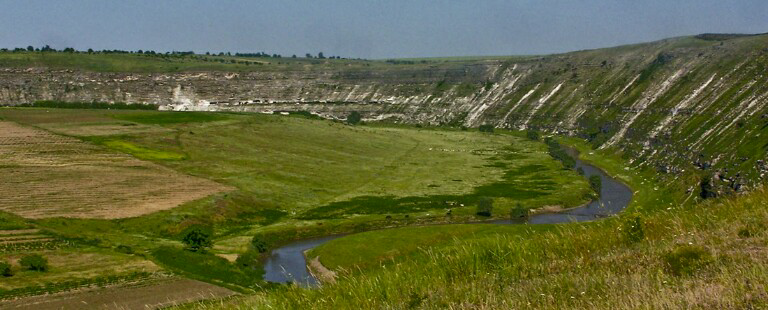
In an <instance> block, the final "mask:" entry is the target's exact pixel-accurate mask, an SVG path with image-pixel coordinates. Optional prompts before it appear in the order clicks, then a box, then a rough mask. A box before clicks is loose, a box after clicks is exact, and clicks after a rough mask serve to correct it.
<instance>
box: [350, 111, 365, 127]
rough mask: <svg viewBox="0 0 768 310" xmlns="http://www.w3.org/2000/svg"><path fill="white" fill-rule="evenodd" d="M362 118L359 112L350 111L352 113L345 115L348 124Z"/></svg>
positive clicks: (357, 121)
mask: <svg viewBox="0 0 768 310" xmlns="http://www.w3.org/2000/svg"><path fill="white" fill-rule="evenodd" d="M362 119H363V117H362V115H360V112H357V111H352V113H349V116H347V123H348V124H350V125H357V124H359V123H360V121H361V120H362Z"/></svg>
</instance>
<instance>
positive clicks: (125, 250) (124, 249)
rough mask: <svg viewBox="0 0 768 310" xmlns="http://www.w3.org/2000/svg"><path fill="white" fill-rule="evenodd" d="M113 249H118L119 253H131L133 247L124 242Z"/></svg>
mask: <svg viewBox="0 0 768 310" xmlns="http://www.w3.org/2000/svg"><path fill="white" fill-rule="evenodd" d="M115 251H118V252H120V253H125V254H133V248H131V247H130V246H127V245H124V244H121V245H118V246H117V247H115Z"/></svg>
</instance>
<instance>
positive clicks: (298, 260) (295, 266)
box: [264, 152, 632, 286]
mask: <svg viewBox="0 0 768 310" xmlns="http://www.w3.org/2000/svg"><path fill="white" fill-rule="evenodd" d="M572 155H574V157H575V158H578V155H577V154H576V153H575V152H572ZM579 167H580V168H582V169H583V170H584V176H585V177H586V178H589V177H590V176H592V175H597V176H599V177H600V179H601V180H602V182H601V183H602V186H601V188H600V198H598V199H596V200H593V201H592V202H590V203H588V204H587V205H585V206H582V207H578V208H573V209H569V210H566V211H563V212H559V213H544V214H536V215H533V216H531V217H529V218H528V219H527V220H526V221H522V220H519V221H516V220H497V221H490V222H487V223H489V224H500V225H505V224H524V223H528V224H557V223H569V222H585V221H592V220H595V219H599V218H603V217H606V216H610V215H613V214H616V213H619V212H620V211H621V210H623V209H624V208H626V207H627V206H628V205H629V202H630V201H631V200H632V190H631V189H630V188H629V187H628V186H626V185H624V183H621V182H620V181H618V180H616V179H614V178H612V177H610V176H608V175H607V174H605V172H603V170H601V169H599V168H597V167H595V166H592V165H590V164H587V163H585V162H582V161H581V160H579V159H576V167H575V168H577V169H578V168H579ZM342 236H343V235H334V236H326V237H321V238H313V239H305V240H300V241H296V242H293V243H290V244H287V245H285V246H283V247H280V248H277V249H274V250H272V252H271V254H270V256H269V258H268V259H267V262H266V264H265V265H264V270H265V274H264V280H266V281H269V282H283V283H285V282H297V283H298V284H299V285H302V286H316V285H317V280H316V279H315V278H314V277H312V275H311V274H310V273H309V270H308V269H307V260H306V258H305V257H304V251H306V250H309V249H311V248H314V247H316V246H319V245H321V244H323V243H326V242H328V241H330V240H333V239H336V238H340V237H342Z"/></svg>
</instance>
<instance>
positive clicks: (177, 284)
mask: <svg viewBox="0 0 768 310" xmlns="http://www.w3.org/2000/svg"><path fill="white" fill-rule="evenodd" d="M234 294H235V292H233V291H231V290H228V289H225V288H222V287H218V286H215V285H212V284H208V283H205V282H200V281H196V280H189V279H181V278H169V279H164V280H159V281H157V282H153V283H143V284H138V285H124V286H114V287H107V288H100V289H95V290H85V291H73V292H66V293H59V294H52V295H42V296H33V297H27V298H21V299H17V300H13V301H6V302H3V303H2V304H0V308H2V309H36V310H44V309H84V308H87V309H155V308H162V307H168V306H173V305H179V304H183V303H188V302H194V301H198V300H203V299H213V298H223V297H227V296H231V295H234Z"/></svg>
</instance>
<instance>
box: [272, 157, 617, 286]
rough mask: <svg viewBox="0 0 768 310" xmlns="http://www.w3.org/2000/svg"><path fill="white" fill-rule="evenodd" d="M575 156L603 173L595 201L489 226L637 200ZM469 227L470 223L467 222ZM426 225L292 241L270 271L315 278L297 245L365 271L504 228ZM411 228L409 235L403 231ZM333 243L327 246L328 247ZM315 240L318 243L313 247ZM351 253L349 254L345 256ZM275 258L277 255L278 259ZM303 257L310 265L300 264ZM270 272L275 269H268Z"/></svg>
mask: <svg viewBox="0 0 768 310" xmlns="http://www.w3.org/2000/svg"><path fill="white" fill-rule="evenodd" d="M573 155H575V156H574V157H576V158H575V162H576V165H575V166H574V167H573V168H574V169H581V170H582V171H584V177H585V178H589V177H590V176H598V177H599V178H600V179H601V188H600V195H599V197H598V198H597V199H595V200H593V201H591V202H590V203H587V204H585V205H583V206H580V207H575V208H569V209H567V210H565V211H563V212H558V213H539V214H532V215H531V216H530V217H529V218H528V219H526V220H523V221H521V220H494V221H490V222H487V223H488V224H555V223H567V222H580V221H591V220H595V219H599V218H603V217H606V216H609V215H614V214H617V213H619V212H621V210H623V209H624V208H626V207H627V206H628V205H629V203H630V201H631V199H632V191H631V189H630V188H629V187H627V186H626V185H625V184H624V183H622V182H621V181H618V180H616V179H614V178H612V177H611V176H609V175H608V174H606V173H605V172H604V171H603V170H601V169H599V168H597V167H595V166H593V165H591V164H588V163H584V162H583V161H581V160H579V159H578V153H575V154H573ZM461 226H464V225H461ZM425 228H426V227H424V226H422V227H416V228H413V229H405V230H403V229H387V230H375V231H370V232H364V233H359V234H355V235H351V236H347V237H345V238H341V239H336V238H330V239H323V240H319V239H314V240H307V241H299V242H296V243H291V244H289V245H288V246H286V247H285V248H278V249H276V250H275V252H273V254H272V256H271V260H270V265H269V266H268V267H267V268H268V269H267V270H269V269H274V268H275V267H274V266H275V265H277V266H281V267H280V268H281V271H282V273H283V274H289V275H302V276H311V274H310V273H309V272H306V271H305V270H307V268H308V267H307V266H308V264H309V263H308V260H307V259H306V258H305V255H304V252H301V253H297V252H295V251H292V250H291V249H292V248H295V247H301V248H302V249H305V250H304V251H306V252H307V253H308V254H309V257H310V260H309V261H313V260H318V257H320V256H322V257H323V259H322V260H321V261H318V263H320V264H321V265H323V266H327V267H329V268H330V269H331V270H337V269H339V268H343V269H345V270H355V271H361V270H363V269H364V268H374V267H378V266H380V265H381V264H386V263H387V262H393V261H395V260H396V259H395V257H397V256H409V255H412V254H413V253H414V252H416V251H420V250H421V249H422V248H424V247H427V246H436V245H439V244H441V243H445V242H450V241H451V240H452V239H454V238H457V237H459V236H462V235H466V234H467V233H472V234H477V233H490V232H498V229H486V228H480V227H478V228H469V229H467V228H466V227H461V228H459V227H456V225H448V226H437V227H431V228H429V229H425ZM403 232H405V233H403ZM326 242H328V244H327V245H324V244H325V243H326ZM309 244H311V245H312V247H311V248H308V247H306V246H308V245H309ZM314 247H319V248H317V249H313V248H314ZM341 253H345V254H343V255H342V254H341ZM272 258H275V259H274V260H272ZM300 261H303V262H304V266H301V265H300V264H298V262H300ZM268 273H269V271H268ZM272 279H275V280H279V281H281V282H283V281H291V277H285V276H283V277H273V278H272ZM293 279H299V282H300V283H302V282H305V281H304V280H302V279H303V278H295V277H294V278H293ZM309 282H311V283H312V284H314V283H315V282H316V280H315V279H312V281H309Z"/></svg>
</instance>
